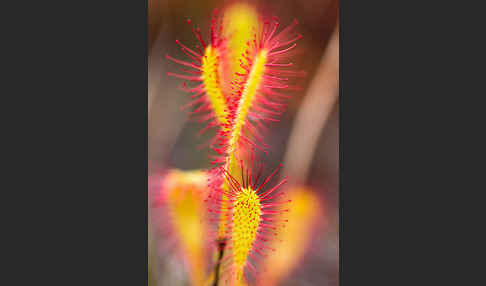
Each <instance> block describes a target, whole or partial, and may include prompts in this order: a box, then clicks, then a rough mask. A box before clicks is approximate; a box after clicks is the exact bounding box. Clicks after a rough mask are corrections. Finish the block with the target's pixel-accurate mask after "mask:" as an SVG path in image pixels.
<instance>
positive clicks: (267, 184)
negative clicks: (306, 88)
mask: <svg viewBox="0 0 486 286" xmlns="http://www.w3.org/2000/svg"><path fill="white" fill-rule="evenodd" d="M187 23H188V29H191V30H192V32H193V34H194V37H195V41H196V42H197V44H195V45H190V44H187V43H182V42H180V41H178V40H176V43H177V45H178V46H179V47H180V53H178V54H173V55H166V58H167V59H168V60H169V61H172V62H175V63H177V64H179V65H180V67H179V69H178V70H174V71H171V72H168V73H167V75H168V76H170V77H174V78H176V80H182V83H181V89H182V90H184V91H185V92H187V93H188V98H190V100H189V102H188V103H187V104H185V105H184V106H182V107H181V109H182V110H189V113H190V116H192V117H193V118H194V119H195V120H196V121H198V122H199V123H200V124H201V125H202V127H201V130H200V132H199V133H200V134H202V133H205V132H214V137H213V138H212V139H211V141H210V142H209V143H208V144H209V148H207V149H206V150H207V153H208V160H209V161H210V162H211V164H212V168H211V169H209V170H192V171H180V170H175V169H173V170H168V171H167V172H166V173H165V174H164V175H163V176H161V177H160V178H159V179H158V180H157V181H156V182H155V183H154V180H152V182H151V183H152V184H153V185H156V186H157V192H156V193H155V199H153V200H152V201H153V204H152V207H153V208H154V209H157V210H159V212H157V214H158V215H160V216H163V219H161V220H160V221H161V222H160V224H161V228H162V229H163V230H164V235H165V237H166V238H167V240H170V241H171V243H172V244H173V245H175V247H174V249H175V250H176V251H175V252H176V253H177V256H178V257H180V258H181V259H182V261H184V265H185V266H186V272H187V275H188V277H189V279H188V280H189V281H190V283H191V285H196V286H200V285H277V284H278V283H279V281H280V280H281V279H282V278H283V277H285V272H288V271H290V269H291V268H293V267H294V266H295V265H296V264H297V261H298V258H299V257H301V256H302V253H303V250H304V249H305V243H304V242H303V241H305V240H306V239H303V238H305V237H306V236H308V235H307V233H309V232H310V229H311V228H312V226H313V224H314V223H315V221H316V219H315V218H316V216H317V213H318V212H319V209H320V206H319V204H318V202H317V201H318V200H317V199H315V197H314V196H313V194H312V192H310V191H309V190H307V189H298V190H294V191H292V192H289V191H287V190H285V191H284V190H283V185H284V184H285V183H286V182H287V178H283V179H282V180H280V181H278V180H277V182H276V183H273V182H274V181H275V180H273V181H272V178H276V174H277V173H278V171H279V169H280V167H281V165H279V166H273V167H271V168H270V169H268V170H267V167H266V166H265V164H264V159H265V154H267V153H268V152H271V148H270V147H269V146H268V145H267V144H266V142H265V136H266V134H267V133H268V132H269V130H271V128H272V126H274V124H278V121H279V116H280V115H281V114H282V113H283V112H284V110H285V107H286V104H287V101H288V100H289V99H290V98H291V97H292V96H293V95H294V94H295V93H297V92H298V91H299V87H298V86H296V85H295V84H293V83H294V82H295V79H296V78H298V77H301V76H303V72H302V71H299V70H297V69H296V68H295V61H297V60H298V59H294V55H293V51H294V50H295V48H296V47H297V43H298V41H299V39H301V38H302V35H300V34H299V33H298V32H297V30H298V22H297V21H296V20H294V21H293V22H291V23H287V24H284V23H280V22H279V20H278V19H277V18H276V17H269V16H267V15H262V14H261V13H259V11H258V10H257V9H256V8H255V7H253V6H251V5H248V4H242V3H236V4H232V5H230V6H227V7H225V8H224V9H223V10H221V11H220V10H215V11H214V13H213V15H212V16H211V24H210V27H209V31H208V33H207V34H208V37H207V38H204V37H203V35H202V33H201V30H200V29H199V28H195V27H194V26H193V23H192V22H191V20H187ZM294 60H295V61H294ZM264 173H269V174H270V175H268V176H264V175H263V174H264ZM297 236H299V238H300V239H298V238H297ZM172 244H171V245H172ZM276 254H278V256H280V258H278V256H277V255H276Z"/></svg>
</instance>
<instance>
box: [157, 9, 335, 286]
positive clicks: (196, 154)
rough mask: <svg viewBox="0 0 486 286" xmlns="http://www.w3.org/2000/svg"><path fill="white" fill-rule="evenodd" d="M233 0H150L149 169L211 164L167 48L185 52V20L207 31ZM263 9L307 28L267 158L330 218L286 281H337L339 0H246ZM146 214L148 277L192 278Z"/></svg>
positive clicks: (166, 280) (160, 281)
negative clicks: (297, 73) (295, 86)
mask: <svg viewBox="0 0 486 286" xmlns="http://www.w3.org/2000/svg"><path fill="white" fill-rule="evenodd" d="M228 2H231V1H195V0H192V1H188V0H148V41H149V43H148V49H149V51H148V160H149V175H150V174H151V173H153V172H155V171H158V170H164V169H166V168H178V169H182V170H190V169H204V168H208V167H210V166H211V165H210V163H209V160H208V157H207V154H208V150H207V148H206V149H202V150H199V149H198V148H197V146H198V145H199V144H201V143H204V142H206V141H207V140H208V139H209V138H210V137H211V135H212V134H210V132H209V133H207V134H205V136H202V138H198V137H197V133H198V131H199V130H200V129H201V125H200V124H198V123H197V122H191V121H189V120H188V115H187V112H181V111H180V109H179V108H180V107H181V106H182V105H184V104H185V103H187V102H189V97H188V96H187V94H186V93H184V92H183V91H180V90H179V89H178V88H177V87H178V86H180V84H181V81H180V80H177V79H175V78H171V77H168V76H167V75H166V73H167V72H168V71H176V70H177V68H178V65H177V64H174V63H172V62H170V61H168V60H166V59H165V54H167V53H168V54H169V55H171V56H174V57H176V58H182V52H181V51H180V49H179V47H178V46H177V44H176V43H175V40H176V39H178V40H180V41H182V42H183V43H185V44H187V45H188V46H194V44H196V39H195V38H194V36H193V34H192V32H191V30H190V27H189V26H188V25H187V23H186V21H187V19H188V18H190V19H191V20H192V22H193V23H194V25H195V26H197V27H200V28H201V32H202V34H203V36H204V37H205V38H207V35H208V33H207V32H208V29H209V22H210V20H211V13H212V11H213V9H214V8H221V7H222V6H223V5H225V4H227V3H228ZM246 2H250V3H253V4H255V5H257V6H258V7H259V8H260V9H261V10H262V11H264V12H265V13H266V14H270V15H274V16H278V18H279V20H280V22H281V23H282V26H284V27H285V26H287V25H288V24H289V23H290V22H291V21H292V20H293V19H297V20H298V21H299V25H298V26H297V31H298V32H299V33H301V34H302V35H303V39H301V40H300V41H299V42H298V43H297V44H298V51H297V52H298V53H297V54H296V55H295V56H294V60H293V61H294V62H295V63H296V64H297V66H298V68H299V69H302V70H305V71H306V72H307V76H306V77H304V78H302V79H301V80H300V81H299V85H300V86H302V87H303V90H302V91H299V92H296V93H295V94H294V95H293V96H292V98H291V99H290V100H289V101H288V108H287V111H286V112H285V113H284V114H283V115H282V116H281V117H280V120H281V121H280V122H277V123H274V124H271V125H270V127H271V128H270V131H269V133H268V134H266V137H265V138H266V140H267V141H266V143H267V144H269V145H270V146H271V149H270V152H269V154H268V155H266V156H265V158H264V161H265V165H267V166H271V168H273V167H274V166H277V165H278V164H279V163H282V164H283V165H284V168H285V169H284V170H283V173H282V175H288V176H289V179H290V183H291V184H295V185H296V184H305V185H308V186H310V187H312V188H313V189H314V191H315V192H316V193H318V195H319V197H320V198H321V201H322V203H323V204H324V212H325V214H324V215H325V217H323V218H322V219H323V220H326V222H327V225H326V227H325V228H322V229H320V230H319V232H318V233H317V234H316V235H315V237H314V239H313V241H312V246H311V250H310V251H308V252H307V254H306V255H305V257H304V258H303V260H302V262H301V263H300V264H299V267H297V269H295V271H293V272H292V273H291V275H289V278H288V279H286V280H285V281H284V282H283V283H282V284H281V285H288V286H290V285H302V286H306V285H329V286H337V285H338V284H339V281H338V271H339V253H338V249H339V245H338V241H339V238H338V233H339V230H338V229H339V205H338V200H339V113H338V109H339V107H338V105H339V100H338V86H339V85H338V79H339V40H338V33H337V31H338V30H339V27H338V25H337V23H338V21H339V19H338V9H339V3H338V0H307V1H299V0H279V1H246ZM153 227H154V226H152V225H151V221H150V219H149V234H148V235H149V268H150V269H149V285H151V286H162V285H163V286H168V285H175V286H177V285H189V282H188V279H187V278H185V277H184V272H183V271H182V270H181V269H180V265H179V264H177V262H174V261H173V260H171V259H168V256H166V255H165V254H164V252H163V251H161V250H160V249H158V248H157V247H156V245H158V243H157V241H158V240H159V239H161V238H159V237H157V236H154V235H153V232H152V231H151V229H153Z"/></svg>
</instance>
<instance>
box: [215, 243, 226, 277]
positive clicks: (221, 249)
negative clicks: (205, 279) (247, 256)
mask: <svg viewBox="0 0 486 286" xmlns="http://www.w3.org/2000/svg"><path fill="white" fill-rule="evenodd" d="M225 246H226V241H225V240H220V241H218V261H217V263H216V269H215V274H214V283H213V285H212V286H218V283H219V269H220V267H221V260H222V259H223V255H224V248H225Z"/></svg>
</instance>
